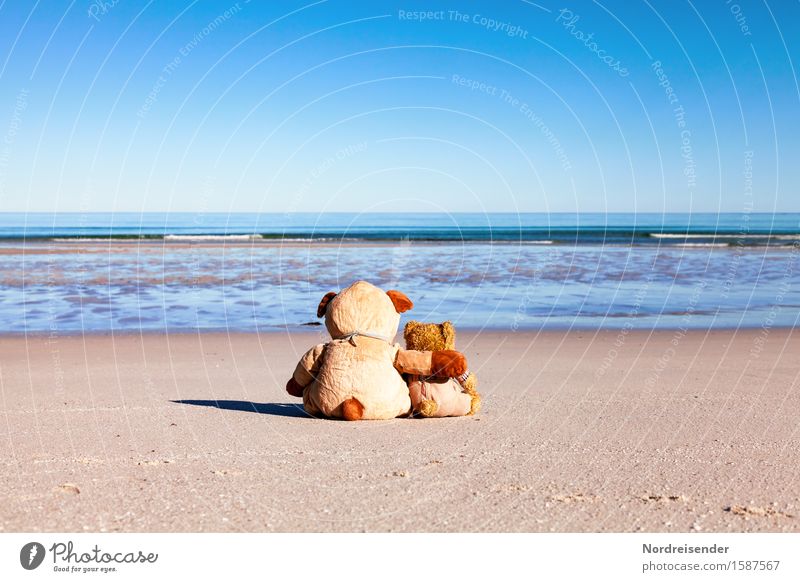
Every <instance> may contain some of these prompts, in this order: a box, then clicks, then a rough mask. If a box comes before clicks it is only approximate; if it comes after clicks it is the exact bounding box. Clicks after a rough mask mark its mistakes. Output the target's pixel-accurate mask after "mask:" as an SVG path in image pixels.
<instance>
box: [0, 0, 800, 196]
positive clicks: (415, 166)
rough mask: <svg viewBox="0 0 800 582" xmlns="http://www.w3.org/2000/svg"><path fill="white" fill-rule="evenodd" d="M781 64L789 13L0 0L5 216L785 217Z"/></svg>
mask: <svg viewBox="0 0 800 582" xmlns="http://www.w3.org/2000/svg"><path fill="white" fill-rule="evenodd" d="M419 11H427V13H426V14H419ZM799 46H800V2H797V1H794V0H791V1H789V0H787V1H782V2H777V1H770V2H767V3H764V2H756V1H748V0H736V2H734V1H726V0H719V1H703V2H694V3H691V2H682V1H680V0H675V1H673V0H670V1H666V0H663V1H660V2H648V1H644V2H635V1H634V2H632V1H628V2H622V1H619V2H603V3H600V2H572V3H555V2H550V1H548V0H542V1H541V2H537V3H534V2H527V1H522V0H506V1H502V2H500V1H494V2H465V1H462V2H435V1H434V2H431V1H427V2H422V1H418V2H413V1H409V2H405V1H403V2H380V1H377V2H367V1H363V2H344V1H341V0H329V1H324V0H322V1H318V2H295V1H288V0H287V1H276V2H257V1H255V0H253V1H251V2H247V1H246V0H240V1H239V2H216V1H202V2H201V1H194V2H180V1H175V2H163V1H162V2H156V1H151V2H141V1H138V2H134V1H132V0H106V1H105V2H102V1H99V0H98V1H94V2H89V1H86V0H82V1H77V0H76V1H73V2H68V1H65V2H57V1H55V2H41V1H36V2H34V1H22V0H5V1H4V2H2V3H0V134H1V137H0V210H8V211H11V210H13V211H57V212H65V211H137V212H138V211H169V210H173V211H191V212H198V211H219V212H229V211H262V212H293V211H318V210H328V211H334V210H335V211H359V212H360V211H380V212H388V211H403V210H414V211H447V212H456V211H470V212H482V211H490V212H491V211H541V212H547V211H551V212H553V211H564V212H574V211H585V212H597V211H600V212H602V211H609V212H612V211H613V212H633V211H641V212H643V211H653V212H661V211H677V212H688V211H716V210H722V211H733V212H740V211H743V210H744V211H747V210H753V211H762V212H770V211H773V210H777V211H798V210H800V192H799V191H798V187H799V186H800V163H799V161H800V147H799V145H800V90H799V89H798V71H797V67H798V65H800V50H798V47H799Z"/></svg>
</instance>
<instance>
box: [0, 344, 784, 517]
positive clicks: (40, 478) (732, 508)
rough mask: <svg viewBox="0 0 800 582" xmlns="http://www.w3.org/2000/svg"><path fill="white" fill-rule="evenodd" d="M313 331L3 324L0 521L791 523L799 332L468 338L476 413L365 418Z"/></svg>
mask: <svg viewBox="0 0 800 582" xmlns="http://www.w3.org/2000/svg"><path fill="white" fill-rule="evenodd" d="M317 337H318V336H317V334H316V333H314V332H305V333H302V332H297V333H292V334H287V333H273V334H262V335H260V336H257V335H252V334H236V335H227V334H203V335H191V334H189V335H170V336H165V335H146V336H138V335H125V336H116V337H111V336H87V337H85V338H84V337H81V336H74V337H58V338H55V339H50V338H48V337H46V336H43V337H36V338H29V339H27V340H26V339H25V338H22V337H6V338H0V465H2V472H0V531H7V532H8V531H77V532H82V531H92V532H94V531H125V532H154V531H246V532H256V531H447V532H452V531H514V532H516V531H544V532H549V531H623V532H626V531H648V532H651V531H664V532H687V531H703V532H708V531H721V532H729V531H730V532H739V531H794V532H797V531H800V469H798V467H800V414H798V411H800V363H799V362H798V357H797V355H798V354H800V331H788V330H780V329H772V330H748V331H738V332H733V331H714V332H710V333H706V332H701V331H691V332H688V334H685V335H684V334H682V333H680V332H671V331H663V332H658V333H655V334H649V333H641V332H631V333H628V334H620V333H618V332H614V331H603V332H600V333H594V332H577V331H573V332H569V333H562V332H549V333H542V334H538V335H537V334H535V333H530V332H521V331H520V332H515V333H497V332H491V333H479V334H476V333H468V332H462V333H461V334H460V335H459V341H458V343H459V347H460V348H461V349H462V350H463V351H464V352H465V353H466V354H467V356H468V357H469V359H470V364H471V368H472V369H473V370H474V371H475V372H476V373H477V375H478V378H479V380H480V382H481V392H482V394H483V396H484V409H483V411H482V412H481V414H480V415H479V416H477V417H467V418H454V419H441V420H415V419H396V420H393V421H386V422H359V423H346V422H342V421H329V420H319V419H312V418H308V417H307V416H306V415H305V414H304V413H303V411H302V409H301V408H299V407H298V406H296V403H297V402H298V401H297V400H296V399H293V398H292V397H290V396H288V395H287V394H286V393H285V392H284V389H283V386H284V384H285V382H286V380H287V379H288V377H289V375H290V373H291V371H292V370H293V368H294V365H295V363H296V361H297V359H298V358H299V356H300V355H301V354H302V353H303V352H304V351H305V350H306V349H307V348H309V347H310V346H311V345H313V344H314V343H316V341H317Z"/></svg>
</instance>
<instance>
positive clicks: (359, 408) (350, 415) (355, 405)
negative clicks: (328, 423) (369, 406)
mask: <svg viewBox="0 0 800 582" xmlns="http://www.w3.org/2000/svg"><path fill="white" fill-rule="evenodd" d="M363 416H364V405H363V404H361V402H359V400H358V399H357V398H348V399H347V400H345V401H344V402H342V418H344V419H345V420H361V418H362V417H363Z"/></svg>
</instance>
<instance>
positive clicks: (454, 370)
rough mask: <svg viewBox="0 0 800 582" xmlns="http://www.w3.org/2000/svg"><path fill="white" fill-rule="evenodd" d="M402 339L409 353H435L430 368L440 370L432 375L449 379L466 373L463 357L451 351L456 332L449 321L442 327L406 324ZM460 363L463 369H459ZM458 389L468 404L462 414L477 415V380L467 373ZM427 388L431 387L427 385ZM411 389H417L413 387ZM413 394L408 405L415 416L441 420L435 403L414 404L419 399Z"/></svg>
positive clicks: (421, 401)
mask: <svg viewBox="0 0 800 582" xmlns="http://www.w3.org/2000/svg"><path fill="white" fill-rule="evenodd" d="M403 337H404V338H405V340H406V348H407V349H409V350H423V351H424V350H435V351H434V354H433V362H432V366H431V367H432V368H434V369H437V368H440V369H441V372H436V375H441V376H446V377H450V378H453V377H458V376H460V375H462V374H464V373H465V372H466V359H465V358H464V356H462V355H461V354H460V353H459V352H456V351H451V350H455V346H456V330H455V328H454V327H453V324H452V323H450V322H449V321H445V322H444V323H421V322H419V321H409V322H408V323H407V324H406V327H405V329H404V330H403ZM451 354H458V355H459V356H461V357H460V358H455V357H451V356H450V355H451ZM462 360H463V367H462V366H461V364H462ZM417 381H419V380H417ZM460 385H461V390H462V391H463V393H465V394H468V395H469V397H470V400H471V403H470V409H469V412H467V413H466V414H468V415H474V414H477V413H478V411H479V410H480V408H481V397H480V394H478V390H477V387H478V379H477V378H476V376H475V374H473V373H470V374H469V375H468V376H467V378H466V379H464V380H462V381H461V384H460ZM428 386H431V384H430V383H429V384H428ZM411 387H412V388H418V387H416V386H413V385H412V386H411ZM429 389H430V388H429ZM415 393H416V391H415V390H414V389H412V403H413V406H414V410H415V412H417V413H418V414H419V415H420V416H425V417H431V416H441V414H442V413H440V412H439V405H438V404H437V403H436V402H434V401H433V400H430V399H423V400H418V398H419V396H416V397H415V396H414V394H415ZM441 394H442V392H439V397H440V398H441ZM415 398H417V400H415ZM437 413H438V414H437Z"/></svg>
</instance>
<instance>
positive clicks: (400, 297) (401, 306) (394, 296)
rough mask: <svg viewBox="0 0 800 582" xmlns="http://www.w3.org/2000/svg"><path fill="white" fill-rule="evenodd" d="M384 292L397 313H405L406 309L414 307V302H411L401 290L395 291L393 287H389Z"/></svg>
mask: <svg viewBox="0 0 800 582" xmlns="http://www.w3.org/2000/svg"><path fill="white" fill-rule="evenodd" d="M386 294H387V295H388V296H389V299H391V300H392V303H393V304H394V309H395V311H397V313H405V312H406V311H408V310H409V309H411V308H412V307H414V304H413V303H412V302H411V299H409V298H408V297H406V294H405V293H403V292H402V291H395V290H394V289H391V290H389V291H387V292H386Z"/></svg>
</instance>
